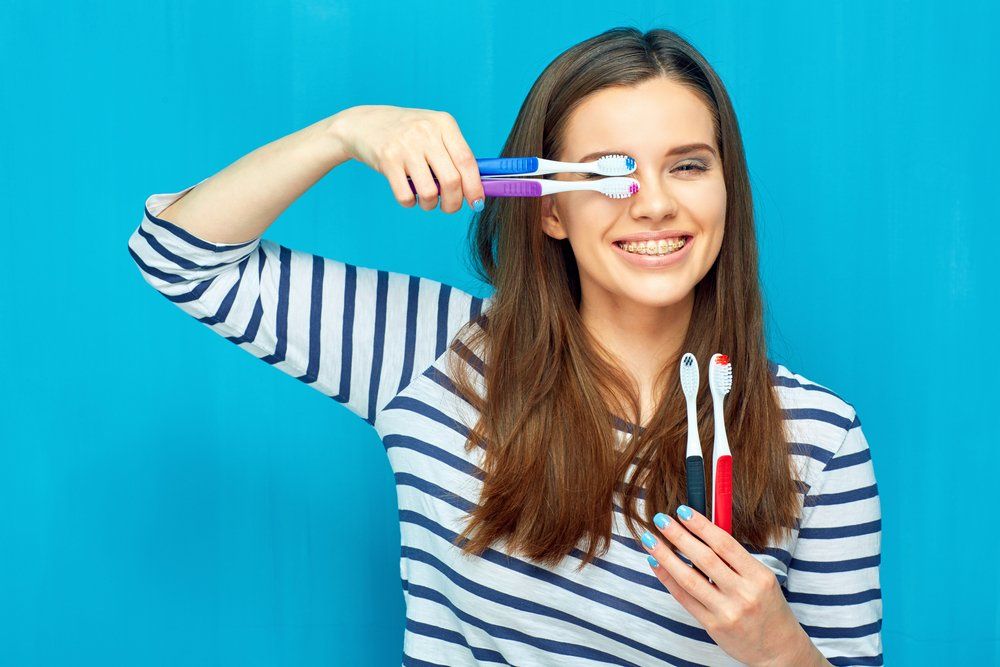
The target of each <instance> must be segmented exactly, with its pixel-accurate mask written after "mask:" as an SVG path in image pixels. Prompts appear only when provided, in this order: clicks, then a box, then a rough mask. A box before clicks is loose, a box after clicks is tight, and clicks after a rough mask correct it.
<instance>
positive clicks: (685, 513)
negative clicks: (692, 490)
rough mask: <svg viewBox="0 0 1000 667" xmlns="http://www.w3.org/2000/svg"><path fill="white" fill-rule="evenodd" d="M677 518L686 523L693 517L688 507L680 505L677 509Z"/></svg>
mask: <svg viewBox="0 0 1000 667" xmlns="http://www.w3.org/2000/svg"><path fill="white" fill-rule="evenodd" d="M677 516H679V517H680V518H682V519H684V520H685V521H687V520H688V519H690V518H691V517H692V516H694V514H693V513H692V512H691V508H690V507H688V506H687V505H681V506H680V507H678V508H677Z"/></svg>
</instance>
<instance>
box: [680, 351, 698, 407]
mask: <svg viewBox="0 0 1000 667" xmlns="http://www.w3.org/2000/svg"><path fill="white" fill-rule="evenodd" d="M680 375H681V389H683V390H684V396H686V397H687V398H695V397H696V396H697V395H698V382H699V378H698V360H697V359H695V356H694V355H693V354H691V353H690V352H687V353H685V355H684V356H683V357H681V370H680Z"/></svg>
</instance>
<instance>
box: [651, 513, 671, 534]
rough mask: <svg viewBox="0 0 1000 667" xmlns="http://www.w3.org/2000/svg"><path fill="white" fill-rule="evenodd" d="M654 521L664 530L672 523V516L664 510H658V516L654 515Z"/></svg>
mask: <svg viewBox="0 0 1000 667" xmlns="http://www.w3.org/2000/svg"><path fill="white" fill-rule="evenodd" d="M653 523H655V524H656V527H657V528H659V529H660V530H663V529H664V528H666V527H667V526H669V525H670V517H669V516H667V515H666V514H663V513H662V512H657V513H656V516H654V517H653Z"/></svg>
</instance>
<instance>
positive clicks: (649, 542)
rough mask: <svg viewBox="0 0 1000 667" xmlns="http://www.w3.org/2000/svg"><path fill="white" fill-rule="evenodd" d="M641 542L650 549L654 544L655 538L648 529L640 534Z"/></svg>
mask: <svg viewBox="0 0 1000 667" xmlns="http://www.w3.org/2000/svg"><path fill="white" fill-rule="evenodd" d="M642 543H643V544H645V545H646V546H647V547H649V548H650V549H652V548H653V547H655V546H656V538H655V537H653V534H652V533H651V532H649V531H648V530H647V531H646V532H644V533H643V534H642Z"/></svg>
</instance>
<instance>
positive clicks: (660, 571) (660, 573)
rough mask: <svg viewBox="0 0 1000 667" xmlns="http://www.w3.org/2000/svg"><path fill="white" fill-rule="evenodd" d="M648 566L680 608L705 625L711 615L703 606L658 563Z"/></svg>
mask: <svg viewBox="0 0 1000 667" xmlns="http://www.w3.org/2000/svg"><path fill="white" fill-rule="evenodd" d="M654 560H655V559H654ZM649 566H650V567H651V568H652V570H653V574H655V575H656V578H657V579H659V580H660V583H661V584H663V585H664V586H665V587H666V589H667V590H668V591H670V594H671V595H673V596H674V599H676V600H677V602H678V603H680V605H681V606H682V607H684V608H685V609H687V610H688V612H690V614H691V615H692V616H694V617H695V618H696V619H697V620H698V622H700V623H701V624H702V625H705V624H706V621H708V620H709V617H710V615H711V614H710V612H709V611H708V609H707V608H706V607H705V605H703V604H702V603H701V602H699V601H698V600H697V599H696V598H695V597H694V596H693V595H691V594H690V593H688V592H687V591H686V590H684V587H683V586H681V585H680V584H679V583H677V580H676V579H674V578H673V577H672V576H671V575H670V573H669V572H668V571H667V569H666V568H665V567H663V566H662V565H660V564H659V563H658V562H657V563H656V564H653V563H649Z"/></svg>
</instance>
